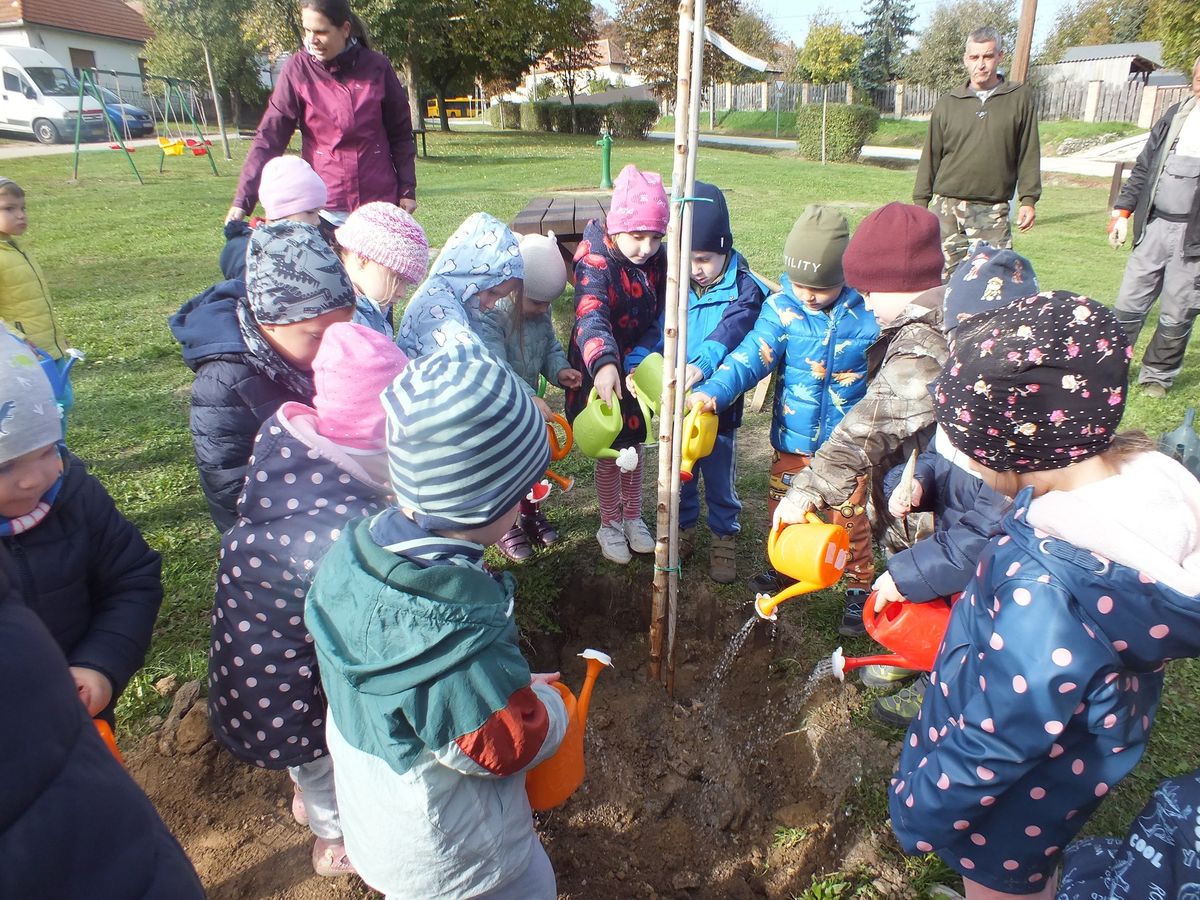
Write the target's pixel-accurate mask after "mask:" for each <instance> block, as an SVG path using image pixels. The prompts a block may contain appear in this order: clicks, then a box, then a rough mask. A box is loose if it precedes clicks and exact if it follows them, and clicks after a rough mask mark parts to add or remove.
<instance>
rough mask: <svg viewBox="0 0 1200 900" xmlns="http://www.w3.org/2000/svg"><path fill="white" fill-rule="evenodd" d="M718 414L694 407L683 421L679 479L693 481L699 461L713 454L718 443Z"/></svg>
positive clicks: (680, 437) (680, 441)
mask: <svg viewBox="0 0 1200 900" xmlns="http://www.w3.org/2000/svg"><path fill="white" fill-rule="evenodd" d="M717 424H718V422H717V414H716V413H711V412H705V411H704V408H703V407H701V406H693V407H692V408H691V411H690V412H688V414H687V417H686V418H685V419H684V420H683V431H682V432H681V433H680V435H679V446H680V456H681V457H682V459H683V461H682V462H681V463H680V466H679V479H680V480H681V481H691V480H692V468H693V467H694V466H695V465H696V463H697V462H698V461H700V460H701V459H703V458H704V457H706V456H708V454H710V453H712V451H713V447H714V446H716V443H717Z"/></svg>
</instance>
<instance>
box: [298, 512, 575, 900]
mask: <svg viewBox="0 0 1200 900" xmlns="http://www.w3.org/2000/svg"><path fill="white" fill-rule="evenodd" d="M385 515H386V514H385ZM412 527H414V528H415V526H412ZM420 534H422V535H423V537H422V538H421V539H419V540H414V541H412V542H409V543H408V544H407V545H406V546H413V547H416V548H417V549H422V548H428V547H429V546H430V545H438V544H445V545H452V544H453V543H454V542H451V541H448V540H446V539H442V538H438V537H437V536H435V535H433V534H430V533H427V532H420ZM470 546H472V547H474V548H475V551H476V552H479V553H481V552H482V548H479V547H478V546H477V545H470ZM393 547H394V545H391V546H389V549H384V548H383V547H381V546H379V545H378V544H377V543H376V540H375V538H374V537H373V536H372V534H371V523H370V521H368V520H361V519H360V520H358V521H357V522H354V523H351V525H350V526H349V527H348V528H347V530H346V532H345V533H344V534H343V535H342V536H341V538H339V540H338V541H337V543H335V544H334V546H333V547H332V548H331V549H330V551H329V553H328V554H326V556H325V560H324V562H323V563H322V565H321V570H320V571H319V572H318V574H317V578H316V581H315V583H314V584H313V587H312V589H311V590H310V591H309V594H308V608H307V611H306V620H307V623H308V627H309V630H310V631H311V632H312V636H313V639H314V641H315V642H316V647H317V656H318V658H319V659H320V664H321V678H322V681H323V683H324V685H325V692H326V695H327V696H328V699H329V728H328V734H327V739H328V741H329V749H330V753H331V754H332V756H333V761H334V773H335V777H336V780H337V794H338V808H339V811H340V814H341V819H342V826H343V829H344V831H345V839H346V848H347V851H348V852H349V854H350V858H351V859H353V860H354V865H355V867H356V868H357V870H358V872H359V874H360V875H361V876H362V878H363V880H364V881H366V882H367V884H369V885H371V886H372V887H374V888H375V889H376V890H380V891H382V892H384V893H386V894H387V895H388V896H389V897H413V898H442V897H446V898H449V897H473V896H476V895H477V894H480V893H484V892H486V891H490V890H493V889H499V888H502V887H503V886H504V885H505V884H506V883H511V881H512V880H513V879H514V878H517V877H519V876H520V875H521V873H522V872H523V871H524V870H525V868H526V866H527V865H528V863H529V859H530V855H531V853H532V851H533V847H534V843H535V842H536V841H537V839H538V838H537V835H536V834H535V833H534V830H533V821H532V815H531V813H530V808H529V800H528V798H527V797H526V794H525V777H524V772H525V770H526V769H528V768H530V767H531V766H534V765H537V763H539V762H540V761H541V760H543V759H545V758H546V757H548V756H550V755H551V754H553V753H554V751H555V750H556V749H557V748H558V745H559V744H560V743H561V741H562V736H563V733H564V731H565V729H566V710H565V708H564V706H563V702H562V697H561V695H560V694H559V693H558V691H557V690H555V689H554V688H552V687H549V686H548V685H543V684H536V685H531V684H530V674H529V667H528V665H527V664H526V662H525V660H524V658H523V657H522V656H521V651H520V648H519V647H518V645H517V628H516V623H515V621H514V620H513V617H512V615H513V588H514V582H513V580H512V576H511V575H509V574H508V573H507V572H506V573H504V574H503V575H502V576H501V577H500V578H498V579H497V578H494V577H492V576H491V575H490V574H488V573H487V572H486V571H485V570H484V569H483V568H482V562H481V557H480V558H479V559H478V560H477V561H476V562H474V563H471V564H466V563H463V562H462V561H461V560H459V561H458V564H455V563H450V562H447V563H444V564H441V565H438V564H429V563H425V562H423V561H422V560H420V559H419V558H418V557H417V556H409V555H402V554H401V553H398V552H393Z"/></svg>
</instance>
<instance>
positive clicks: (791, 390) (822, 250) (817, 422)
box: [679, 204, 879, 590]
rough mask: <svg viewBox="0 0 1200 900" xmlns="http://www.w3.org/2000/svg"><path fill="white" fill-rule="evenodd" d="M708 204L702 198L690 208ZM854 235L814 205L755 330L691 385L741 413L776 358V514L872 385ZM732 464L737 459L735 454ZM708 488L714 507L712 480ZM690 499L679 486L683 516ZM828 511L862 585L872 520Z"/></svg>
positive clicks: (765, 584)
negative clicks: (840, 528)
mask: <svg viewBox="0 0 1200 900" xmlns="http://www.w3.org/2000/svg"><path fill="white" fill-rule="evenodd" d="M705 205H706V204H697V205H696V210H695V212H693V216H694V215H696V213H699V212H700V211H701V210H702V209H703V208H704V206H705ZM849 239H850V228H849V226H848V225H847V224H846V218H845V216H843V215H842V214H841V213H839V212H836V211H834V210H832V209H828V208H826V207H823V206H809V207H807V208H806V209H805V210H804V213H803V214H802V215H801V216H800V218H798V219H797V220H796V223H795V225H793V226H792V231H791V234H789V235H788V239H787V243H786V244H785V245H784V248H783V263H784V269H785V272H784V274H783V275H782V277H781V278H780V283H781V287H780V290H779V292H778V293H776V294H772V295H771V296H770V297H769V298H768V299H767V302H766V303H765V304H764V305H763V306H762V314H761V315H759V317H758V320H757V321H756V322H755V323H754V327H753V328H752V329H751V330H750V333H749V334H748V335H746V336H745V339H744V340H743V341H742V342H741V343H740V345H738V346H737V349H735V350H733V351H732V352H730V353H728V355H727V356H725V357H724V361H723V362H721V363H720V368H719V369H718V370H717V371H716V372H715V373H714V372H712V371H711V359H710V361H709V363H708V365H709V367H710V372H709V376H710V377H708V378H707V380H706V381H704V382H703V383H701V384H700V385H699V386H698V387H697V388H696V392H695V393H694V394H693V395H692V403H707V404H708V406H709V407H710V408H711V409H713V410H716V411H720V412H721V414H722V417H723V419H724V418H725V417H728V416H729V415H730V414H731V413H732V414H734V415H736V416H738V417H740V415H741V404H742V393H743V392H744V391H746V390H748V389H749V388H751V387H753V386H754V385H756V384H758V382H759V381H761V380H762V379H763V378H765V377H767V376H768V375H770V374H771V371H772V370H773V369H776V368H779V371H780V376H779V383H778V385H777V386H776V388H775V404H774V408H773V412H772V416H771V446H772V447H773V448H774V450H775V459H774V462H773V463H772V465H771V488H770V494H769V495H768V500H767V503H768V510H769V511H770V513H771V514H772V515H774V512H775V507H776V505H777V504H778V503H779V499H780V498H781V497H782V496H783V494H784V492H785V491H786V490H787V487H788V485H789V484H790V483H791V481H792V478H793V477H794V476H795V474H796V473H797V472H799V471H800V470H801V469H803V468H804V467H805V466H807V465H808V463H809V459H810V458H811V457H812V454H813V453H815V452H816V450H817V448H818V447H820V446H821V443H822V441H823V440H824V439H825V438H827V437H828V436H829V434H830V432H832V431H833V429H834V427H836V426H837V424H838V422H840V421H841V420H842V417H843V416H844V415H845V414H846V413H847V412H848V411H849V410H850V409H851V408H853V406H854V404H856V403H857V402H858V401H859V400H860V399H861V398H862V396H863V394H864V393H865V392H866V389H867V384H866V370H867V348H868V347H870V346H871V343H872V342H873V341H874V340H875V339H876V338H877V337H878V336H879V326H878V325H876V324H875V317H874V316H872V315H871V314H870V313H869V312H867V310H866V308H865V307H864V306H863V299H862V297H861V295H859V293H858V291H856V290H854V288H851V287H848V286H847V285H846V282H845V278H844V277H843V274H842V254H843V253H844V252H845V250H846V244H847V243H848V241H849ZM693 268H694V264H693ZM691 342H692V325H691V322H690V321H689V322H688V343H689V344H691ZM728 465H729V467H730V468H731V467H732V459H730V461H729V463H728ZM709 490H710V494H709V508H710V510H711V508H712V495H711V486H710V488H709ZM865 490H866V489H865V488H861V489H859V490H858V493H857V494H856V495H855V496H857V497H858V499H857V500H856V499H855V498H854V497H851V500H850V502H851V503H852V504H857V505H858V506H861V505H862V504H863V498H864V497H865ZM859 495H861V496H859ZM683 500H684V497H683V496H681V497H680V501H679V502H680V523H681V525H682V523H683V521H684V519H683V512H682V510H683V508H684V504H683ZM831 515H832V518H833V520H834V521H836V522H837V523H838V524H841V525H845V526H846V527H847V528H848V529H849V530H850V534H851V535H852V538H853V542H854V550H855V555H854V561H853V562H852V566H853V567H854V568H853V571H854V572H855V580H854V581H853V583H852V589H853V590H861V589H862V588H864V587H865V586H866V585H867V584H869V583H870V581H869V580H866V579H868V578H869V576H867V575H865V574H863V573H864V572H865V571H866V570H865V569H864V568H863V566H864V563H863V562H862V560H863V559H864V558H866V559H869V558H870V554H871V529H870V524H869V523H868V522H867V521H866V515H865V513H862V512H852V514H851V515H850V516H842V515H841V513H840V512H839V511H838V510H833V511H832V512H831ZM715 533H716V532H715V531H714V534H715ZM680 540H681V541H682V540H683V536H682V533H681V536H680ZM715 540H716V539H715V538H714V548H715V546H716V544H715ZM730 550H731V551H732V547H731V548H730ZM714 553H715V549H714ZM777 579H778V576H777V575H776V573H775V572H774V571H769V572H768V573H767V575H765V576H763V578H762V579H761V580H760V585H759V586H761V587H762V588H763V589H764V590H777V589H778V588H779V587H780V586H781V585H780V583H779V582H778V580H777ZM730 580H732V579H730Z"/></svg>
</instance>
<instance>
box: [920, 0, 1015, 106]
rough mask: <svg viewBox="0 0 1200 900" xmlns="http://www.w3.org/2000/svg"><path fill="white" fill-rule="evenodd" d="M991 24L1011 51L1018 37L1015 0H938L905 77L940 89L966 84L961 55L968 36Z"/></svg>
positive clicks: (1006, 49) (1007, 49)
mask: <svg viewBox="0 0 1200 900" xmlns="http://www.w3.org/2000/svg"><path fill="white" fill-rule="evenodd" d="M988 25H990V26H992V27H993V28H995V29H996V30H997V31H999V32H1000V36H1001V37H1002V38H1003V40H1004V47H1005V51H1006V52H1008V51H1009V50H1011V49H1012V47H1013V46H1015V44H1016V39H1017V20H1016V17H1015V16H1014V14H1013V0H945V2H942V3H939V4H938V6H937V8H936V9H935V10H934V11H933V16H932V17H931V18H930V20H929V26H928V27H927V28H926V29H925V30H924V31H923V32H922V33H921V39H920V42H919V43H918V44H917V48H916V49H915V50H914V51H913V52H912V53H911V54H909V56H908V59H906V60H905V62H904V77H905V78H906V79H907V80H909V81H912V82H915V83H917V84H923V85H925V86H927V87H931V88H937V89H939V90H949V89H950V88H953V87H954V86H955V85H958V84H963V83H965V82H966V79H967V76H966V72H965V70H964V69H963V63H962V58H963V51H964V50H965V49H966V44H967V35H969V34H970V33H971V32H972V31H975V30H977V29H979V28H984V27H986V26H988ZM1002 69H1003V67H1002Z"/></svg>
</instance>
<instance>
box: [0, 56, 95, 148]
mask: <svg viewBox="0 0 1200 900" xmlns="http://www.w3.org/2000/svg"><path fill="white" fill-rule="evenodd" d="M77 123H78V124H79V126H80V134H81V135H82V137H83V138H84V139H85V140H103V139H104V138H105V137H107V136H108V126H107V125H105V124H104V110H103V109H102V108H101V106H100V104H99V103H98V102H97V101H96V98H95V97H84V98H83V116H82V119H81V118H80V115H79V82H78V81H76V80H75V76H74V75H72V74H71V73H70V72H68V71H67V69H66V67H65V66H63V65H62V63H60V62H59V61H58V60H56V59H55V58H54V57H53V56H51V55H50V54H49V53H47V52H46V51H45V50H38V49H37V48H35V47H0V129H3V130H5V131H21V132H24V133H25V134H32V135H33V136H34V137H36V138H37V139H38V140H39V141H41V142H42V143H43V144H54V143H57V142H58V141H61V140H73V139H74V137H75V129H76V124H77Z"/></svg>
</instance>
